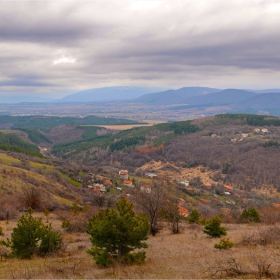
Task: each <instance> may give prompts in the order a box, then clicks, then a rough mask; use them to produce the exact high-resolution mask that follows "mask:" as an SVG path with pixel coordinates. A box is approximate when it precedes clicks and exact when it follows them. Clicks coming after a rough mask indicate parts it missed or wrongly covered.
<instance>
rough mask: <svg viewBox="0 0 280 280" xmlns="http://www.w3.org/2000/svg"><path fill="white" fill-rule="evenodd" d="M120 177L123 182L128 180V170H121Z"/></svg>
mask: <svg viewBox="0 0 280 280" xmlns="http://www.w3.org/2000/svg"><path fill="white" fill-rule="evenodd" d="M119 175H120V179H121V180H127V179H128V171H127V170H120V171H119Z"/></svg>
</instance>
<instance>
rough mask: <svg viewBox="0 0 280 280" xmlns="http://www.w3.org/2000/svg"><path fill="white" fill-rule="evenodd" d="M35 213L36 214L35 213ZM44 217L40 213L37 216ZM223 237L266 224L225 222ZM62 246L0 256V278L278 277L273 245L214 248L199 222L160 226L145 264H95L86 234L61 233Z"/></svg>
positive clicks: (8, 226)
mask: <svg viewBox="0 0 280 280" xmlns="http://www.w3.org/2000/svg"><path fill="white" fill-rule="evenodd" d="M36 215H37V216H40V215H42V214H38V213H36ZM43 219H44V220H46V217H43ZM48 219H49V221H50V222H52V224H53V226H54V228H56V229H57V230H62V229H61V226H60V225H61V222H60V221H59V220H57V219H56V216H55V215H54V214H50V216H49V217H48ZM15 224H16V221H12V222H10V223H9V224H6V223H5V222H0V226H2V228H3V231H4V233H5V237H8V236H9V235H10V233H11V230H12V228H13V226H15ZM226 227H227V229H228V237H229V238H230V240H232V241H233V242H234V243H235V244H237V243H240V242H241V241H242V240H243V239H244V236H248V235H249V234H253V233H256V232H263V231H267V230H268V229H269V228H271V226H267V225H253V224H252V225H248V224H241V225H239V224H232V225H226ZM63 240H64V243H65V244H66V246H65V247H64V250H62V251H61V252H59V253H57V254H56V255H52V256H48V257H45V258H40V257H34V258H33V259H32V260H18V259H7V260H3V261H0V278H4V279H6V278H13V279H15V278H16V279H17V278H25V279H27V278H28V279H37V278H40V279H50V278H51V279H61V278H73V279H79V278H85V279H89V278H91V279H92V278H95V279H105V278H114V279H138V278H139V279H201V278H224V277H226V278H228V277H230V278H242V277H243V278H244V277H245V278H247V279H249V278H262V277H275V278H277V277H279V275H280V274H279V271H280V270H279V267H278V259H279V253H280V252H279V246H275V244H268V245H266V246H260V245H256V246H245V245H242V246H234V247H233V248H232V249H230V250H217V249H215V248H214V244H215V243H217V242H218V241H219V239H211V238H208V237H206V236H205V235H204V234H203V233H202V226H199V225H195V226H193V225H186V227H185V231H184V232H183V233H181V234H177V235H173V234H171V233H170V231H169V230H167V229H165V230H162V231H161V232H160V233H159V234H158V235H157V236H156V237H151V236H150V237H149V239H148V244H149V247H148V249H147V251H146V252H147V259H146V263H145V264H144V265H141V266H120V265H116V266H114V267H111V268H106V269H104V268H99V267H98V266H97V265H96V264H95V262H94V260H93V259H92V257H91V256H90V255H88V254H87V253H86V250H87V249H88V248H90V246H91V243H90V241H89V236H88V235H87V234H86V233H69V232H65V231H64V233H63Z"/></svg>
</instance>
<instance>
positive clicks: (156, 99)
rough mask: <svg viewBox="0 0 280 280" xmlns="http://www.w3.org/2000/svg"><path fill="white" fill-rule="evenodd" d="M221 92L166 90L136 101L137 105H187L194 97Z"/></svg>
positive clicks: (211, 90) (197, 88)
mask: <svg viewBox="0 0 280 280" xmlns="http://www.w3.org/2000/svg"><path fill="white" fill-rule="evenodd" d="M218 91H220V89H215V88H208V87H183V88H180V89H177V90H173V89H171V90H166V91H163V92H157V93H149V94H145V95H143V96H141V97H138V98H137V99H135V100H134V101H135V102H137V103H145V104H147V105H148V104H150V105H151V104H154V105H169V104H180V103H187V100H188V98H190V97H194V96H205V95H208V94H211V93H215V92H218Z"/></svg>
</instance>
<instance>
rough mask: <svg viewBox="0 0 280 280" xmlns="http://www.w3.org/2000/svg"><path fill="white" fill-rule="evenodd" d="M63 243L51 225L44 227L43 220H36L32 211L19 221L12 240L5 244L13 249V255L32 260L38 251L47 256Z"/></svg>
mask: <svg viewBox="0 0 280 280" xmlns="http://www.w3.org/2000/svg"><path fill="white" fill-rule="evenodd" d="M61 242H62V238H61V234H60V233H59V232H55V231H53V230H52V227H51V225H44V223H43V222H42V219H40V218H34V217H33V216H32V210H31V209H30V210H29V212H28V213H27V214H25V215H22V216H21V218H20V219H19V221H18V223H17V226H16V227H15V228H14V229H13V232H12V234H11V239H8V240H7V241H6V242H4V243H5V245H6V246H8V247H11V250H12V255H14V256H16V257H19V258H22V259H30V258H31V257H32V255H33V254H34V253H35V252H36V251H37V252H39V253H43V254H46V253H48V252H51V251H56V250H58V249H59V248H60V245H61Z"/></svg>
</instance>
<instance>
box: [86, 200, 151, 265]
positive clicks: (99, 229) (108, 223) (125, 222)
mask: <svg viewBox="0 0 280 280" xmlns="http://www.w3.org/2000/svg"><path fill="white" fill-rule="evenodd" d="M116 205H117V210H115V209H112V208H107V209H106V210H100V211H99V212H98V214H96V215H94V216H93V217H92V218H91V219H90V222H89V228H88V231H87V232H88V233H89V234H90V236H91V238H90V241H91V243H92V245H93V246H92V248H91V249H90V250H88V251H87V252H88V253H89V254H91V255H92V256H93V258H94V260H95V261H96V263H97V264H99V265H102V266H109V265H112V264H113V263H114V262H115V261H117V262H120V263H123V264H132V263H143V262H144V260H145V257H146V254H145V252H144V251H138V252H137V253H133V251H134V249H141V248H147V243H145V242H143V241H144V240H146V239H147V235H148V232H149V222H148V219H147V218H146V216H145V215H143V214H139V215H136V214H135V212H134V210H133V209H134V206H133V204H132V203H130V202H128V201H127V200H126V199H125V198H121V199H120V200H119V201H118V202H117V204H116Z"/></svg>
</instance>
